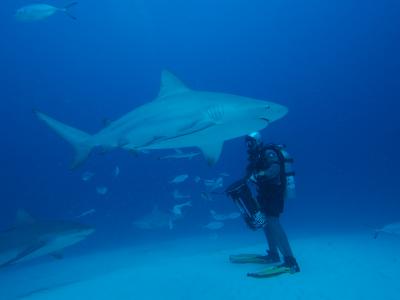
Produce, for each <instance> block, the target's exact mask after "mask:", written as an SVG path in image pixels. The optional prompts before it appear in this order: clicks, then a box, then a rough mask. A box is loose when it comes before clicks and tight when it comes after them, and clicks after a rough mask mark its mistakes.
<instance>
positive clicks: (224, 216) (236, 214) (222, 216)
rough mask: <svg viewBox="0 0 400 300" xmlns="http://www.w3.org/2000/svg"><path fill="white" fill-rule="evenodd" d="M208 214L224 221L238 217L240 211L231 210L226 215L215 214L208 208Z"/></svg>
mask: <svg viewBox="0 0 400 300" xmlns="http://www.w3.org/2000/svg"><path fill="white" fill-rule="evenodd" d="M210 214H211V216H212V218H213V219H214V220H216V221H225V220H233V219H236V218H238V217H240V213H237V212H233V213H229V214H226V215H223V214H217V213H216V212H215V211H214V210H210Z"/></svg>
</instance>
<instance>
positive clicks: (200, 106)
mask: <svg viewBox="0 0 400 300" xmlns="http://www.w3.org/2000/svg"><path fill="white" fill-rule="evenodd" d="M287 111H288V109H287V108H286V107H285V106H282V105H279V104H276V103H272V102H267V101H263V100H256V99H252V98H247V97H241V96H235V95H230V94H223V93H213V92H203V91H195V90H192V89H189V88H188V87H187V86H186V85H184V84H183V83H182V82H181V81H180V80H179V79H178V78H176V77H175V76H174V75H172V74H171V73H169V72H168V71H163V72H162V76H161V89H160V92H159V94H158V97H157V98H156V99H155V100H153V101H151V102H149V103H146V104H144V105H142V106H139V107H137V108H136V109H134V110H133V111H131V112H129V113H128V114H126V115H124V116H122V117H121V118H120V119H118V120H115V121H113V122H111V123H110V124H109V125H108V126H107V127H106V128H104V129H102V130H101V131H99V132H98V133H96V134H94V135H89V134H87V133H85V132H83V131H81V130H78V129H75V128H73V127H70V126H68V125H65V124H63V123H61V122H59V121H57V120H55V119H53V118H51V117H49V116H47V115H45V114H43V113H40V112H36V114H37V116H38V118H39V119H41V120H42V121H44V122H45V123H46V124H47V125H48V126H49V127H50V128H52V129H53V130H54V131H55V132H56V133H58V134H59V135H60V136H61V137H63V138H64V139H65V140H67V141H68V142H69V143H70V144H71V145H72V146H73V147H74V149H75V160H74V162H73V164H72V167H76V166H78V165H79V164H80V163H82V162H83V161H84V160H85V159H86V158H87V156H88V155H89V153H90V152H91V150H92V149H93V148H94V147H102V148H103V149H105V150H108V149H114V148H123V149H127V150H132V151H134V152H137V151H143V150H147V149H169V148H172V149H175V148H185V147H198V148H200V149H201V150H202V152H203V154H204V156H205V158H206V159H207V161H208V163H209V164H210V165H212V164H214V163H215V162H216V161H217V160H218V159H219V156H220V154H221V150H222V146H223V143H224V141H226V140H230V139H234V138H237V137H240V136H243V135H246V134H248V133H250V132H253V131H258V130H261V129H263V128H265V127H266V126H267V125H268V124H270V123H271V122H274V121H276V120H278V119H280V118H282V117H283V116H285V115H286V113H287Z"/></svg>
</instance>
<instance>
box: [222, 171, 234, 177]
mask: <svg viewBox="0 0 400 300" xmlns="http://www.w3.org/2000/svg"><path fill="white" fill-rule="evenodd" d="M219 176H222V177H229V176H231V175H229V174H228V173H225V172H222V173H219Z"/></svg>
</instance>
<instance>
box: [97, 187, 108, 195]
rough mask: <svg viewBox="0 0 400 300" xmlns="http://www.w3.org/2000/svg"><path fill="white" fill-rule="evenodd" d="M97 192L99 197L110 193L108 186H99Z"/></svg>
mask: <svg viewBox="0 0 400 300" xmlns="http://www.w3.org/2000/svg"><path fill="white" fill-rule="evenodd" d="M96 192H97V194H99V195H105V194H107V192H108V187H106V186H98V187H96Z"/></svg>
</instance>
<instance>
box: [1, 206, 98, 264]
mask: <svg viewBox="0 0 400 300" xmlns="http://www.w3.org/2000/svg"><path fill="white" fill-rule="evenodd" d="M93 231H94V229H93V228H92V227H90V226H87V225H82V224H79V223H74V222H68V221H37V220H35V219H33V218H32V217H31V216H30V215H29V214H28V213H26V212H25V211H22V210H21V211H18V213H17V218H16V221H15V224H14V226H12V227H11V228H9V229H7V230H4V231H0V267H6V266H9V265H11V264H14V263H17V262H22V261H27V260H31V259H33V258H36V257H40V256H44V255H52V256H54V257H57V258H59V257H60V251H61V250H63V249H64V248H65V247H68V246H71V245H73V244H76V243H78V242H80V241H81V240H83V239H85V238H86V237H87V236H88V235H90V234H91V233H93Z"/></svg>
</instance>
